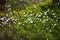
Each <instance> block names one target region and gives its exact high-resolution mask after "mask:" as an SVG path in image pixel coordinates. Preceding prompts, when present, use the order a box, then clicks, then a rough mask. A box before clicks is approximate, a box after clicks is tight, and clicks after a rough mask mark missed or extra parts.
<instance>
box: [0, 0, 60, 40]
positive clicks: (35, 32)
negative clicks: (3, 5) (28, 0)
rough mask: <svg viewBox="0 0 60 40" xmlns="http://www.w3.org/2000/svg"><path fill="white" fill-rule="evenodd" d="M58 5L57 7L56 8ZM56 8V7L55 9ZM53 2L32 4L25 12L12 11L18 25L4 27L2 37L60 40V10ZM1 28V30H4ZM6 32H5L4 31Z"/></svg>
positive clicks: (29, 39) (28, 39) (18, 39)
mask: <svg viewBox="0 0 60 40" xmlns="http://www.w3.org/2000/svg"><path fill="white" fill-rule="evenodd" d="M56 5H57V6H56ZM54 6H55V7H54ZM58 6H59V5H58V4H54V5H53V4H52V0H49V1H48V0H46V2H41V3H39V4H30V5H28V6H26V8H25V9H24V10H21V11H20V10H19V9H17V10H16V9H15V8H14V10H13V9H11V10H9V11H8V13H9V16H8V17H11V16H13V17H14V19H15V21H16V23H15V22H14V23H15V24H14V23H13V24H12V23H11V24H12V25H11V26H8V25H4V26H2V28H4V29H3V30H2V31H1V37H2V38H5V37H6V36H5V34H6V35H7V37H6V38H10V39H8V40H60V9H59V8H58ZM2 28H1V29H2ZM4 30H5V31H4Z"/></svg>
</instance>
